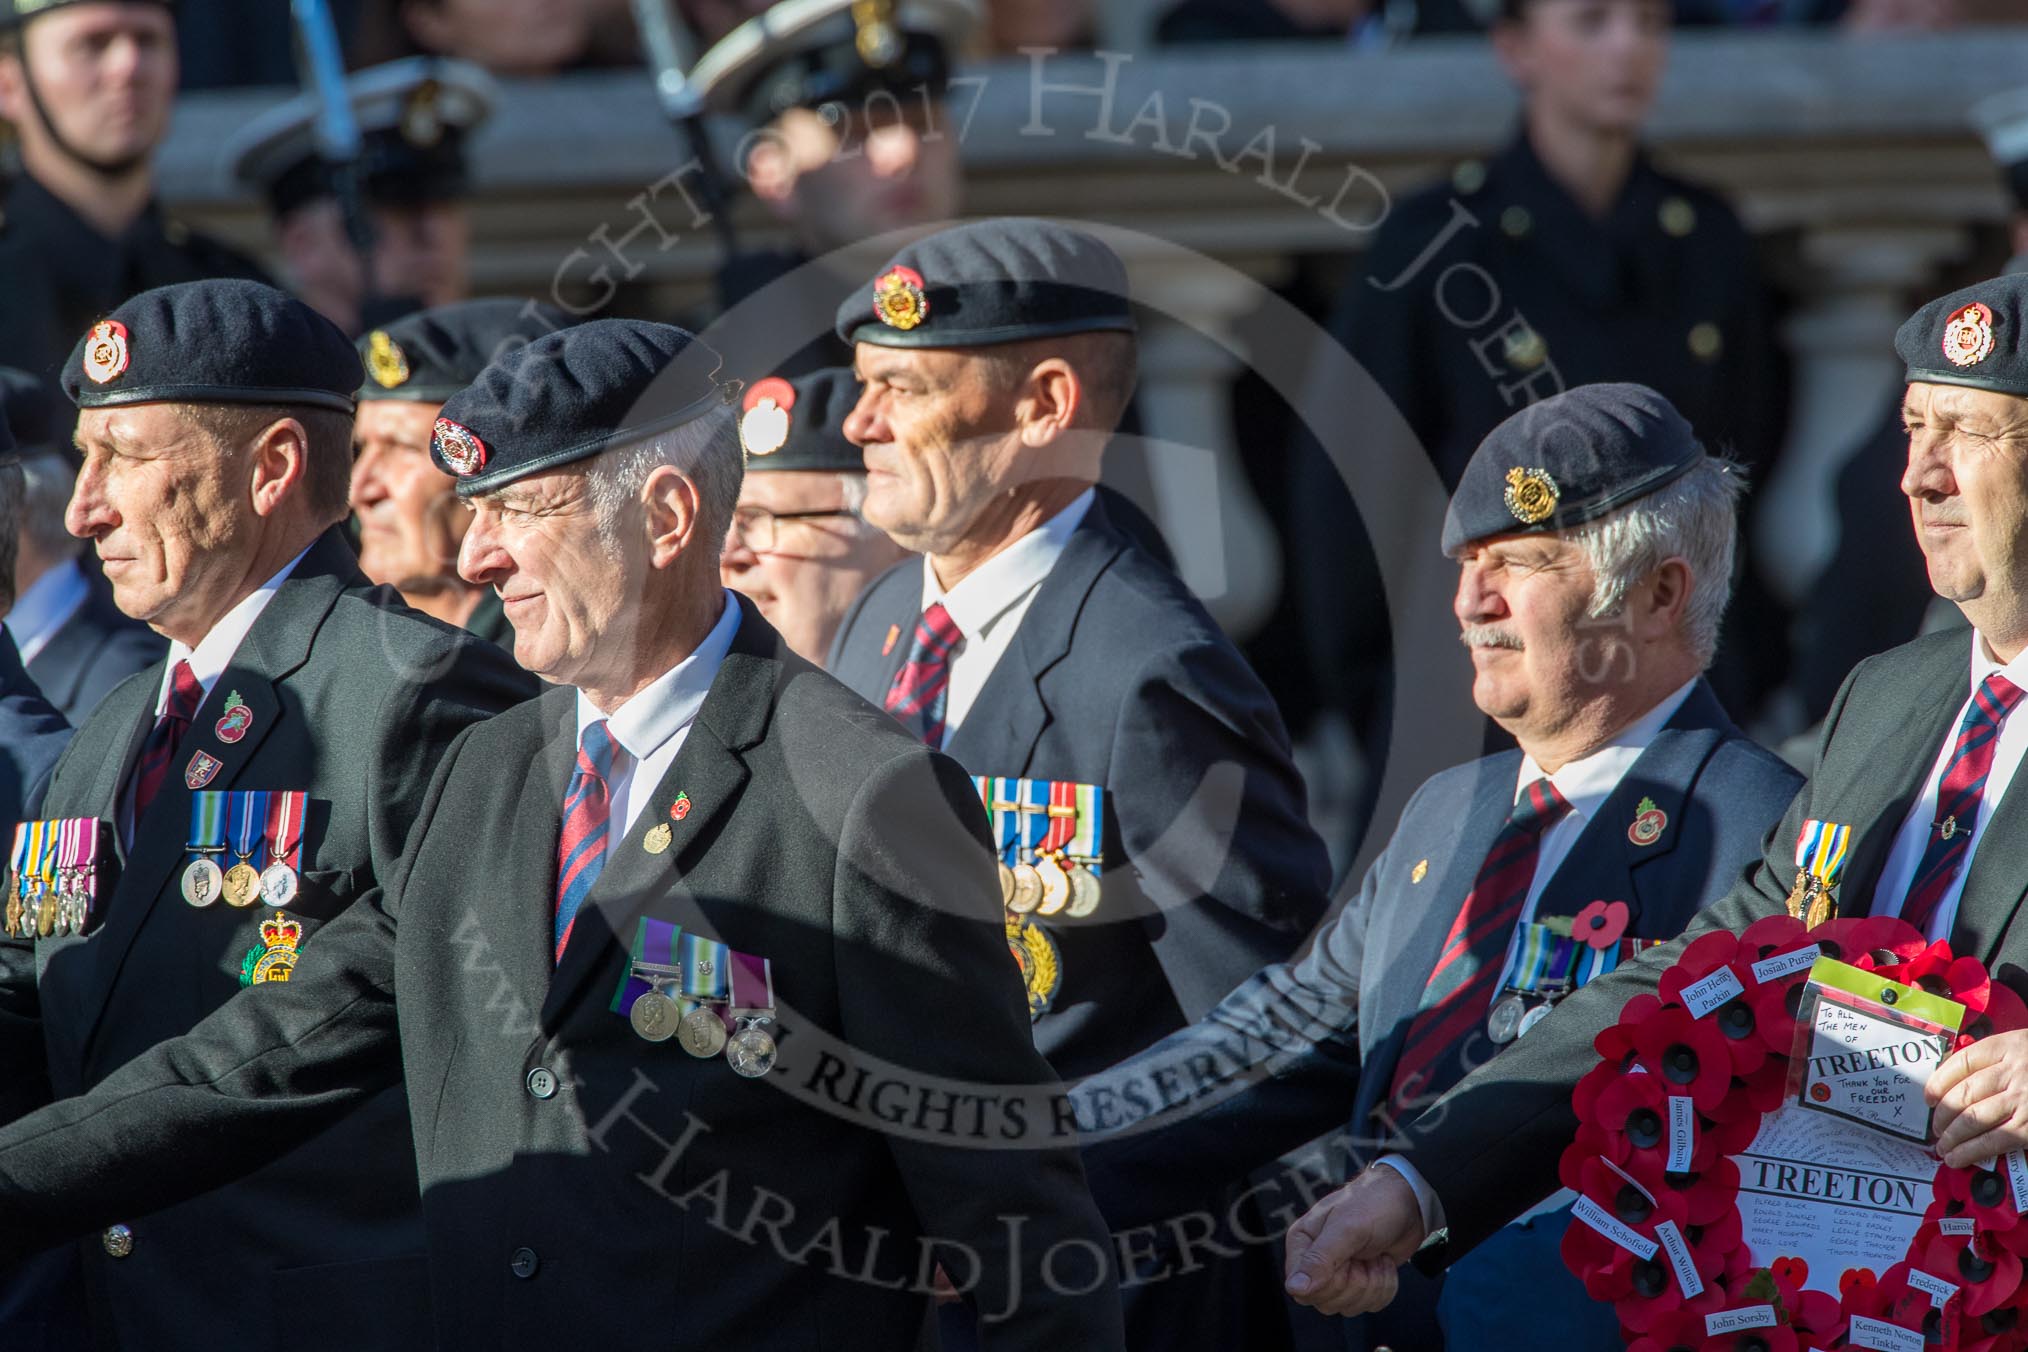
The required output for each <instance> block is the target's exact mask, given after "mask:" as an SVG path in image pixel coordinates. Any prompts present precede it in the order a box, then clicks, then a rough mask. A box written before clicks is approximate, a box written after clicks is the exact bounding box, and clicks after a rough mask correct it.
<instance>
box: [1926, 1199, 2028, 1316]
mask: <svg viewBox="0 0 2028 1352" xmlns="http://www.w3.org/2000/svg"><path fill="white" fill-rule="evenodd" d="M2015 1228H2016V1230H2017V1231H2018V1230H2019V1229H2020V1228H2021V1227H2019V1226H2017V1227H2015ZM1908 1257H1909V1263H1908V1265H1907V1266H1912V1267H1913V1268H1914V1269H1915V1270H1916V1271H1918V1272H1924V1273H1928V1274H1929V1275H1930V1276H1932V1277H1935V1278H1937V1279H1939V1280H1941V1281H1943V1282H1946V1283H1948V1284H1950V1285H1952V1286H1955V1287H1957V1288H1958V1299H1959V1300H1960V1302H1961V1304H1960V1307H1959V1309H1960V1312H1961V1313H1962V1314H1964V1315H1965V1316H1966V1317H1967V1318H1971V1317H1976V1316H1978V1315H1982V1314H1987V1313H1989V1312H1991V1311H1993V1310H1997V1309H1999V1308H2000V1307H2001V1306H2002V1305H2005V1304H2006V1303H2007V1302H2008V1301H2009V1300H2011V1299H2013V1297H2014V1293H2015V1292H2016V1291H2017V1290H2018V1289H2019V1287H2020V1285H2021V1256H2020V1255H2019V1254H2017V1253H2014V1252H2012V1251H2011V1250H2009V1249H2007V1248H2005V1247H2003V1246H2002V1245H1999V1244H1995V1243H1993V1242H1992V1241H1991V1240H1990V1239H1989V1238H1987V1237H1984V1236H1981V1235H1979V1234H1977V1233H1973V1234H1970V1235H1947V1234H1945V1233H1943V1231H1942V1229H1941V1228H1940V1227H1939V1226H1938V1224H1937V1222H1936V1221H1935V1220H1927V1219H1926V1220H1924V1221H1923V1225H1922V1228H1921V1229H1920V1230H1917V1231H1916V1232H1915V1239H1914V1241H1913V1242H1912V1243H1911V1244H1910V1245H1909V1246H1908ZM1904 1284H1906V1274H1904Z"/></svg>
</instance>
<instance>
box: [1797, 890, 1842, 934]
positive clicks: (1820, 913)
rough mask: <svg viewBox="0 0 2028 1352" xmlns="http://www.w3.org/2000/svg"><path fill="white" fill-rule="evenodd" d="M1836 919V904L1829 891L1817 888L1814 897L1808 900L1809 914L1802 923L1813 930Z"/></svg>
mask: <svg viewBox="0 0 2028 1352" xmlns="http://www.w3.org/2000/svg"><path fill="white" fill-rule="evenodd" d="M1837 918H1838V902H1837V899H1836V898H1835V897H1834V896H1832V894H1831V889H1830V888H1828V887H1819V888H1817V889H1816V895H1814V896H1813V897H1811V898H1810V913H1809V915H1808V917H1806V918H1805V920H1804V921H1803V923H1804V924H1805V925H1806V926H1808V927H1809V928H1810V929H1815V928H1816V927H1817V926H1819V925H1821V924H1823V923H1824V922H1825V921H1827V920H1836V919H1837Z"/></svg>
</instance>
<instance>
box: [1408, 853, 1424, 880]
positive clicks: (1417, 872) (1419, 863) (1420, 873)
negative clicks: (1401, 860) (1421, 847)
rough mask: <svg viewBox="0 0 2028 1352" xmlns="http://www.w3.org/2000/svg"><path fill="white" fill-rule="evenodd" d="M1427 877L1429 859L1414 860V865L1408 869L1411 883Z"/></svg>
mask: <svg viewBox="0 0 2028 1352" xmlns="http://www.w3.org/2000/svg"><path fill="white" fill-rule="evenodd" d="M1427 877H1429V860H1427V859H1418V860H1416V861H1415V867H1414V868H1412V869H1410V870H1409V871H1408V880H1409V881H1410V882H1412V883H1419V882H1421V881H1422V880H1423V879H1424V878H1427Z"/></svg>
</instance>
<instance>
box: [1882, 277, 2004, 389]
mask: <svg viewBox="0 0 2028 1352" xmlns="http://www.w3.org/2000/svg"><path fill="white" fill-rule="evenodd" d="M2024 324H2028V275H2023V274H2021V273H2009V274H2007V275H2006V276H2004V277H1995V278H1993V279H1992V280H1991V281H1987V282H1980V283H1978V284H1977V285H1976V286H1968V287H1966V288H1964V289H1963V290H1962V291H1953V292H1951V293H1950V294H1949V295H1948V296H1940V297H1938V298H1937V299H1936V300H1933V301H1931V302H1930V303H1929V304H1927V305H1925V306H1923V307H1922V308H1921V309H1920V310H1917V311H1916V312H1915V313H1914V314H1912V315H1910V316H1909V317H1908V320H1907V322H1905V323H1904V324H1902V326H1901V328H1900V329H1899V330H1898V331H1897V332H1896V333H1895V335H1894V350H1895V352H1896V353H1897V354H1898V355H1899V356H1900V357H1901V360H1902V361H1903V362H1904V363H1905V364H1906V365H1907V367H1908V380H1909V383H1910V384H1914V383H1915V382H1917V381H1924V382H1927V383H1929V384H1932V385H1969V386H1971V387H1972V388H1973V389H1975V390H1997V391H1999V392H2000V393H2002V394H2019V395H2028V341H2024V338H2028V330H2024V328H2023V325H2024Z"/></svg>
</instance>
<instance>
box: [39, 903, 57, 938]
mask: <svg viewBox="0 0 2028 1352" xmlns="http://www.w3.org/2000/svg"><path fill="white" fill-rule="evenodd" d="M35 932H36V933H37V934H40V935H41V936H42V937H43V938H45V939H47V938H48V937H49V936H50V935H52V934H54V933H56V893H55V892H44V893H43V894H42V905H41V907H39V908H38V909H37V911H36V915H35Z"/></svg>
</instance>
